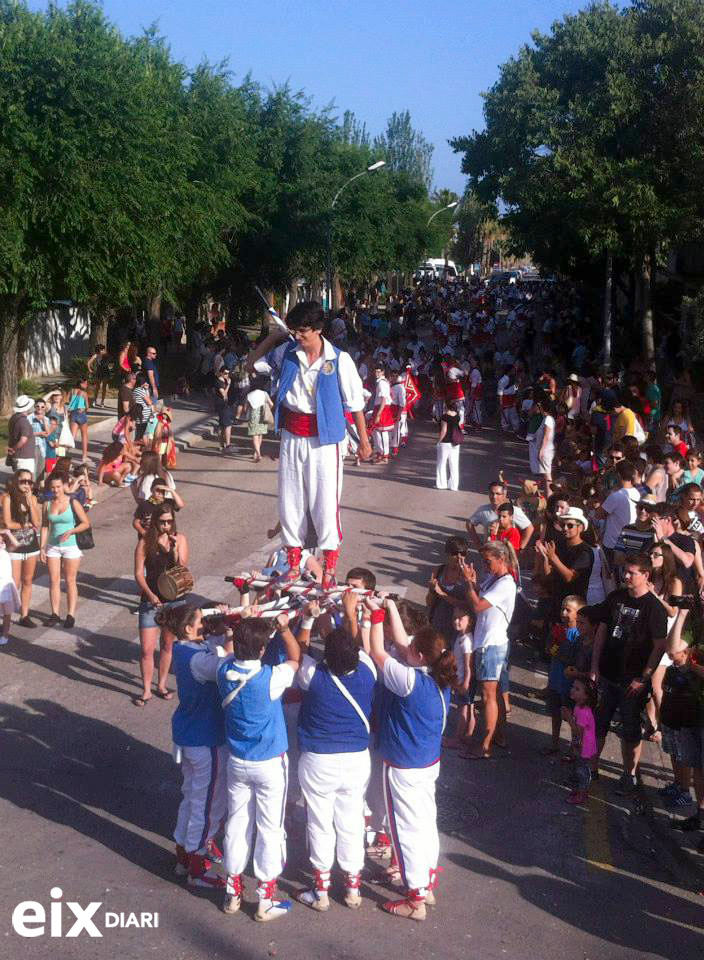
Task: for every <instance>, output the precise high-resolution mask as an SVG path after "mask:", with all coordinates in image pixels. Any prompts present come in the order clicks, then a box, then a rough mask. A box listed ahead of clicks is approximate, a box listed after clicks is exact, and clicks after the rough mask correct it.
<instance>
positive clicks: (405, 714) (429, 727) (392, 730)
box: [379, 669, 450, 768]
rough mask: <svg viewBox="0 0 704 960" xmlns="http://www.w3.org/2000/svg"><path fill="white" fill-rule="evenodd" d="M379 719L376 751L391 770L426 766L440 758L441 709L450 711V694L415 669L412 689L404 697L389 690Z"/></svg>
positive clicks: (426, 675)
mask: <svg viewBox="0 0 704 960" xmlns="http://www.w3.org/2000/svg"><path fill="white" fill-rule="evenodd" d="M389 692H390V693H391V696H390V697H388V699H385V714H384V715H383V716H382V718H381V721H382V722H381V730H380V732H379V751H380V752H381V756H382V757H383V759H384V760H386V762H387V763H390V764H391V765H392V766H394V767H410V768H420V767H429V766H431V765H432V764H433V763H435V762H436V761H437V760H439V759H440V749H441V746H442V730H443V710H442V703H441V702H440V697H441V696H442V698H443V700H444V701H445V711H446V713H448V712H449V710H450V691H449V689H447V690H441V689H440V687H439V686H438V685H437V683H436V682H435V681H434V680H433V678H432V677H430V676H428V674H426V673H424V672H423V671H422V670H418V669H416V679H415V683H414V684H413V690H411V692H410V693H409V695H408V696H407V697H399V696H398V695H397V694H395V693H393V692H392V691H389Z"/></svg>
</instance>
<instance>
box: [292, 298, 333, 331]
mask: <svg viewBox="0 0 704 960" xmlns="http://www.w3.org/2000/svg"><path fill="white" fill-rule="evenodd" d="M324 324H325V313H324V311H323V308H322V307H321V305H320V304H319V303H318V302H317V300H301V302H300V303H297V304H296V306H295V307H294V308H293V310H289V312H288V313H287V314H286V326H287V327H288V328H289V330H300V329H301V328H304V327H307V328H309V329H310V330H322V329H323V326H324Z"/></svg>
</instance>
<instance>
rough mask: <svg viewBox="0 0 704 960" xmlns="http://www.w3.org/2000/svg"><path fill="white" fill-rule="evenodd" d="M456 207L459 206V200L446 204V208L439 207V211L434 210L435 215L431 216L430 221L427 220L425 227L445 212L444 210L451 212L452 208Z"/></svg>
mask: <svg viewBox="0 0 704 960" xmlns="http://www.w3.org/2000/svg"><path fill="white" fill-rule="evenodd" d="M457 206H459V200H453V201H452V203H448V204H447V206H445V207H440V209H439V210H436V211H435V213H434V214H433V215H432V217H430V219H429V220H428V222H427V223H426V227H429V226H430V224H431V223H432V222H433V220H434V219H435V218H436V217H437V216H438V215H439V214H441V213H443V211H445V210H452V208H453V207H457Z"/></svg>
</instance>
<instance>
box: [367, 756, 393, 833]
mask: <svg viewBox="0 0 704 960" xmlns="http://www.w3.org/2000/svg"><path fill="white" fill-rule="evenodd" d="M370 759H371V774H370V776H369V786H368V787H367V796H366V800H367V806H368V807H369V813H370V815H371V816H370V819H369V826H370V828H371V829H372V830H373V831H374V833H379V831H380V830H383V831H385V832H388V824H387V823H386V804H385V803H384V761H383V760H382V759H381V754H380V753H379V751H378V750H374V749H372V750H370Z"/></svg>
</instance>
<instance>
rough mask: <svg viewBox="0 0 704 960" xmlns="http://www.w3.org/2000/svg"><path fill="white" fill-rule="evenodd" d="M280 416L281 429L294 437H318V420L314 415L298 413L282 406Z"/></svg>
mask: <svg viewBox="0 0 704 960" xmlns="http://www.w3.org/2000/svg"><path fill="white" fill-rule="evenodd" d="M281 415H282V416H281V425H282V427H283V428H284V430H288V432H289V433H292V434H294V436H296V437H317V436H318V418H317V417H316V416H315V414H314V413H298V412H297V411H296V410H289V408H288V407H283V406H282V407H281Z"/></svg>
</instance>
